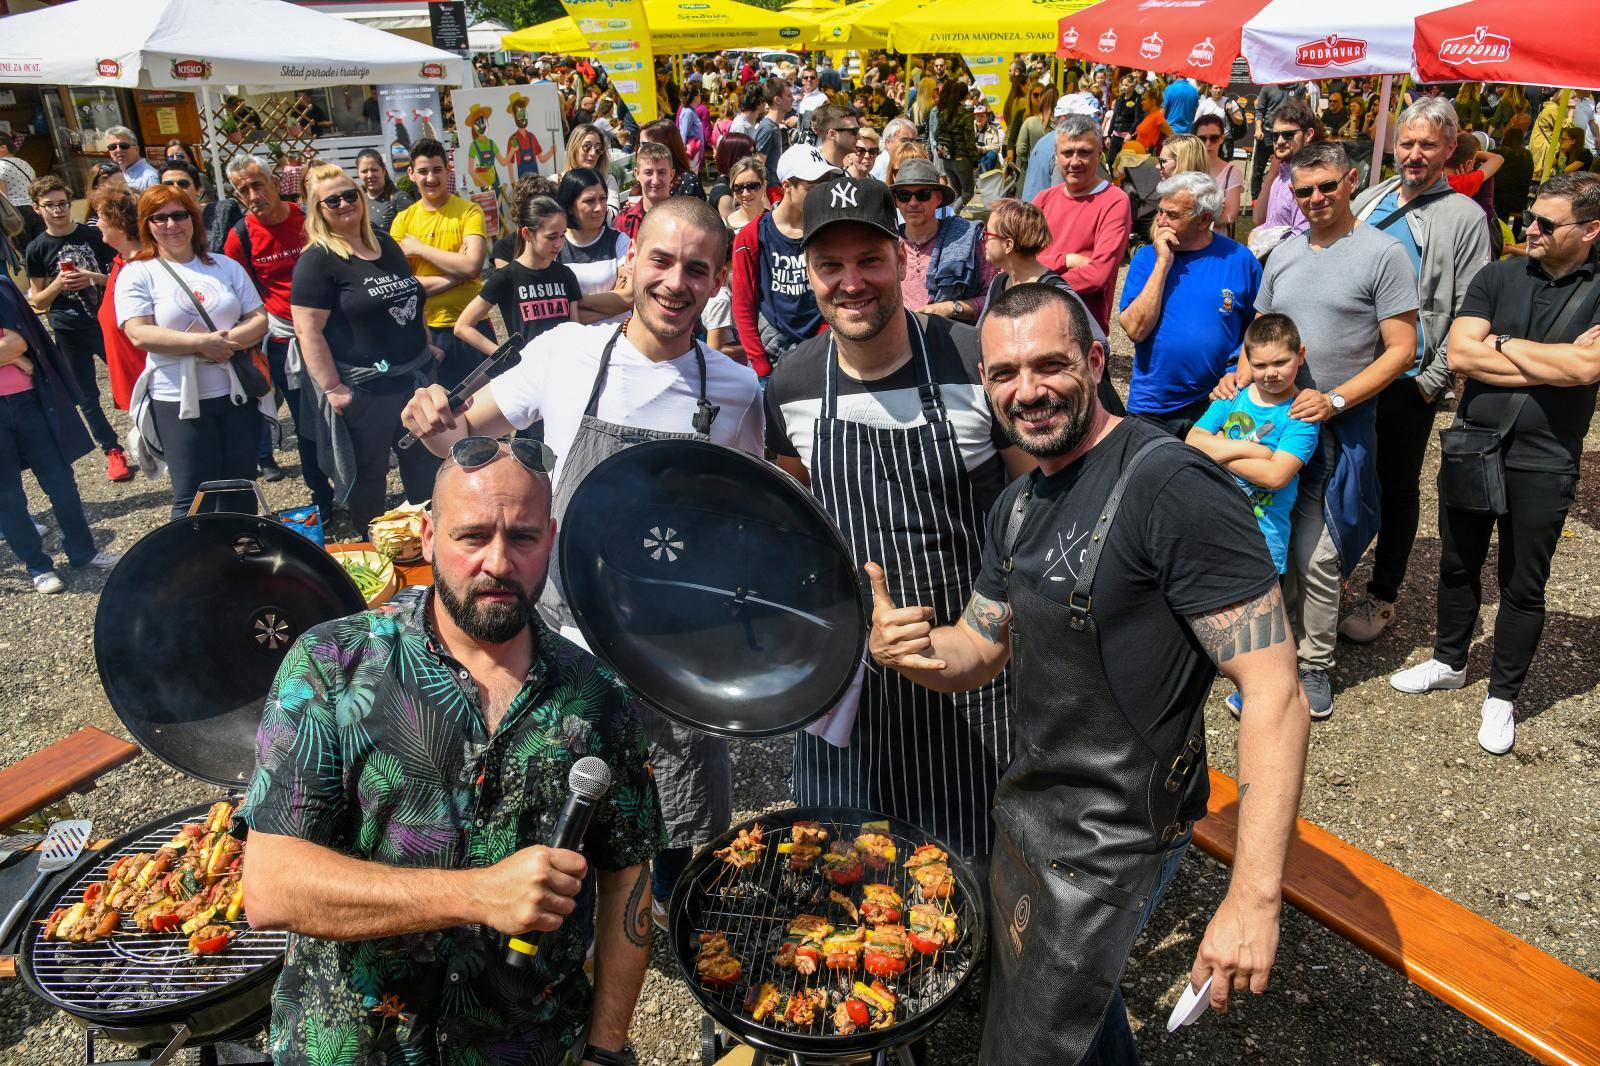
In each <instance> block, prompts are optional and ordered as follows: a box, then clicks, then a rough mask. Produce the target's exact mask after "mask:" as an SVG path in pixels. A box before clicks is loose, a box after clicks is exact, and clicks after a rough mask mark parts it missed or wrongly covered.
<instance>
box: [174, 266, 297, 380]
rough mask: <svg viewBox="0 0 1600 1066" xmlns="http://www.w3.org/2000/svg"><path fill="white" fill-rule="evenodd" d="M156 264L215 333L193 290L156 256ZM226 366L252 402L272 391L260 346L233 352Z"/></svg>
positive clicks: (212, 323) (212, 324)
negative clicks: (235, 376)
mask: <svg viewBox="0 0 1600 1066" xmlns="http://www.w3.org/2000/svg"><path fill="white" fill-rule="evenodd" d="M156 262H158V263H160V264H161V266H162V268H163V269H165V270H166V272H167V273H168V274H169V275H171V277H172V280H173V281H175V282H176V283H177V285H178V288H180V289H182V290H183V291H184V293H186V294H187V295H188V297H189V302H190V303H191V304H193V305H194V309H195V311H196V312H198V313H199V315H200V321H202V322H204V323H205V324H206V328H207V329H209V330H211V331H212V332H213V333H215V332H216V331H217V324H216V323H215V322H213V321H211V316H210V315H208V314H207V313H206V309H205V306H204V305H203V304H201V303H200V301H199V299H198V298H196V296H195V294H194V290H193V289H191V288H189V286H188V285H186V284H184V280H183V278H182V277H181V276H180V275H179V274H178V272H177V271H176V270H174V269H172V264H171V263H169V262H167V261H166V260H165V259H163V258H161V257H160V256H159V255H158V256H156ZM228 365H229V366H231V367H232V368H233V372H234V374H236V375H237V376H238V378H239V387H240V388H242V389H244V394H245V395H246V396H248V397H250V398H251V399H252V400H259V399H261V397H263V396H265V395H266V394H267V393H269V392H271V391H272V373H271V371H270V370H269V369H268V367H267V357H266V356H265V355H263V354H262V352H261V348H260V346H256V347H251V348H244V349H242V350H240V351H237V352H234V353H233V355H232V356H230V357H229V359H228Z"/></svg>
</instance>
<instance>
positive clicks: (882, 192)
mask: <svg viewBox="0 0 1600 1066" xmlns="http://www.w3.org/2000/svg"><path fill="white" fill-rule="evenodd" d="M836 222H858V223H860V224H861V225H863V226H871V227H872V228H873V229H876V230H878V231H880V232H882V233H883V234H884V235H885V236H888V237H893V238H894V239H895V240H899V239H900V222H899V216H898V215H897V214H896V213H895V207H894V195H893V194H892V193H891V192H890V191H889V186H887V185H885V184H884V183H883V182H881V181H879V180H878V179H877V178H873V177H866V178H852V177H851V176H850V175H848V174H841V175H839V176H838V177H834V178H829V179H827V180H826V181H821V182H818V183H817V184H816V185H813V186H812V187H811V191H810V192H808V193H806V206H805V213H804V223H805V225H804V230H805V233H804V235H803V236H802V237H801V240H800V243H801V244H802V245H807V244H810V243H811V238H813V237H815V236H816V235H817V234H818V233H821V232H822V231H823V230H824V229H825V228H827V227H828V226H831V225H833V224H834V223H836Z"/></svg>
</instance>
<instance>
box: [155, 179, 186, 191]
mask: <svg viewBox="0 0 1600 1066" xmlns="http://www.w3.org/2000/svg"><path fill="white" fill-rule="evenodd" d="M161 184H163V185H165V186H166V187H167V188H169V189H192V188H194V182H192V181H190V180H189V179H188V178H163V179H162V180H161Z"/></svg>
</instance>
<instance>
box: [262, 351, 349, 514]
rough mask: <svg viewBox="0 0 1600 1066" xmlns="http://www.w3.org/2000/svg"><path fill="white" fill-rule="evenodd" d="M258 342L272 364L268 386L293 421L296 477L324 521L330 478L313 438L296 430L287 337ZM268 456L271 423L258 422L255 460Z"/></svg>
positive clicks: (295, 398)
mask: <svg viewBox="0 0 1600 1066" xmlns="http://www.w3.org/2000/svg"><path fill="white" fill-rule="evenodd" d="M262 343H263V344H264V345H265V346H266V353H267V365H268V366H269V367H271V368H272V387H273V388H274V389H276V390H277V392H278V395H280V396H282V397H283V402H284V403H285V404H286V405H287V406H288V408H289V417H290V419H291V420H292V424H293V425H294V438H295V449H296V451H298V452H299V453H300V480H302V481H304V482H305V484H306V488H308V489H310V490H311V502H312V503H314V504H316V505H317V506H318V507H319V508H321V510H322V520H323V521H324V522H326V521H328V519H330V518H332V517H333V479H331V478H330V477H328V475H327V474H324V473H323V472H322V466H321V464H319V463H318V462H317V442H316V441H315V440H313V439H312V437H311V434H310V433H301V432H300V422H301V418H300V393H301V391H302V390H300V389H291V388H289V378H288V375H287V374H286V373H285V371H284V365H283V364H284V359H285V358H286V357H287V356H288V354H289V339H288V338H287V337H267V338H266V339H265V340H264V341H263V342H262ZM271 460H272V427H271V426H270V425H268V424H267V423H266V422H262V424H261V446H260V450H259V452H258V454H257V455H256V462H257V463H258V464H261V465H265V464H266V463H268V462H270V461H271Z"/></svg>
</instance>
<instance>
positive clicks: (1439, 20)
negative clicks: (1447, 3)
mask: <svg viewBox="0 0 1600 1066" xmlns="http://www.w3.org/2000/svg"><path fill="white" fill-rule="evenodd" d="M1592 15H1593V12H1592V11H1588V12H1585V11H1582V10H1580V8H1578V7H1575V6H1574V5H1573V4H1572V0H1470V2H1469V3H1464V4H1460V5H1457V6H1455V7H1449V8H1445V9H1443V10H1440V11H1434V12H1431V13H1429V14H1426V15H1423V16H1422V17H1421V18H1419V19H1418V20H1417V25H1416V39H1415V42H1414V44H1413V50H1414V51H1415V53H1416V60H1417V76H1418V78H1420V79H1421V80H1422V81H1505V82H1513V83H1516V84H1519V85H1555V86H1560V87H1562V88H1571V89H1600V63H1597V62H1596V56H1597V54H1600V53H1597V50H1596V46H1597V45H1600V28H1597V26H1596V23H1595V20H1594V18H1593V17H1592Z"/></svg>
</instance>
